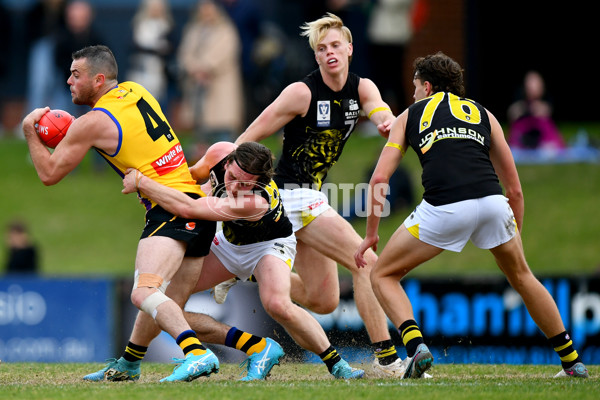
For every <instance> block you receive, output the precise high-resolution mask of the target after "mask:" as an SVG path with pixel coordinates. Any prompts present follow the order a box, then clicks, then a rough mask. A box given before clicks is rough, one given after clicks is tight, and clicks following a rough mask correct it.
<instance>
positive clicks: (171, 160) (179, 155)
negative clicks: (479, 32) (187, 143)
mask: <svg viewBox="0 0 600 400" xmlns="http://www.w3.org/2000/svg"><path fill="white" fill-rule="evenodd" d="M185 162H186V161H185V155H184V154H183V149H182V148H181V144H176V145H175V146H173V147H171V148H170V149H169V151H167V152H166V153H165V154H163V155H162V156H161V157H160V158H159V159H158V160H156V161H154V162H153V163H152V167H153V168H154V170H155V171H156V173H157V174H158V175H159V176H162V175H165V174H168V173H169V172H171V171H174V170H176V169H177V168H179V167H181V166H182V165H183V164H185Z"/></svg>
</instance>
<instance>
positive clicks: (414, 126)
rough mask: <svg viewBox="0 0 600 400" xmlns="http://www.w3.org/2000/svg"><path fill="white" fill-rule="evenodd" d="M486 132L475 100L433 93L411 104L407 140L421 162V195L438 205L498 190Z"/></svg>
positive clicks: (486, 121)
mask: <svg viewBox="0 0 600 400" xmlns="http://www.w3.org/2000/svg"><path fill="white" fill-rule="evenodd" d="M490 136H491V126H490V121H489V118H488V115H487V112H486V111H485V109H484V108H483V106H481V105H480V104H478V103H476V102H474V101H471V100H468V99H465V98H461V97H458V96H456V95H454V94H452V93H447V92H437V93H435V94H434V95H432V96H429V97H427V98H424V99H423V100H420V101H418V102H416V103H414V104H412V105H411V106H410V107H409V109H408V120H407V122H406V139H407V141H408V143H409V145H410V146H411V147H412V148H413V150H414V151H415V152H416V153H417V156H418V157H419V161H420V162H421V166H422V167H423V174H422V183H423V187H424V188H425V192H424V193H423V199H424V200H425V201H427V202H428V203H429V204H431V205H434V206H440V205H443V204H449V203H455V202H457V201H462V200H467V199H477V198H480V197H485V196H490V195H495V194H502V188H501V187H500V184H499V182H498V176H497V175H496V172H495V171H494V167H493V165H492V162H491V161H490V156H489V153H490Z"/></svg>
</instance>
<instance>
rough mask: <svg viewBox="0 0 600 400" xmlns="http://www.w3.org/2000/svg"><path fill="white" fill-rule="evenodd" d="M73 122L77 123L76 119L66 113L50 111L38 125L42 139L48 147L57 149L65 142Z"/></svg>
mask: <svg viewBox="0 0 600 400" xmlns="http://www.w3.org/2000/svg"><path fill="white" fill-rule="evenodd" d="M73 121H75V117H73V116H72V115H71V114H69V113H68V112H66V111H63V110H50V111H48V112H47V113H46V114H44V116H43V117H42V118H41V119H40V122H39V123H38V134H39V135H40V139H42V142H44V144H45V145H46V146H48V147H50V148H52V149H53V148H55V147H56V146H57V145H58V144H59V143H60V141H61V140H63V138H64V137H65V135H66V134H67V130H69V126H71V123H72V122H73Z"/></svg>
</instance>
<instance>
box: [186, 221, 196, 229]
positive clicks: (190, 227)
mask: <svg viewBox="0 0 600 400" xmlns="http://www.w3.org/2000/svg"><path fill="white" fill-rule="evenodd" d="M185 229H187V230H188V231H193V230H194V229H196V223H195V222H188V223H187V224H185Z"/></svg>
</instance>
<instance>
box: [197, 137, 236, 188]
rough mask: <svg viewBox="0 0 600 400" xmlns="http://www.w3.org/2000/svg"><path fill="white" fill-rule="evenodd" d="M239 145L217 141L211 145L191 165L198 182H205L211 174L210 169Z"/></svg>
mask: <svg viewBox="0 0 600 400" xmlns="http://www.w3.org/2000/svg"><path fill="white" fill-rule="evenodd" d="M236 148H237V145H236V144H234V143H231V142H217V143H215V144H213V145H212V146H210V147H209V148H208V150H206V153H205V154H204V156H202V158H201V159H200V160H198V162H197V163H196V164H194V165H193V166H192V167H190V172H191V173H192V177H193V178H194V179H195V180H196V181H197V182H204V181H205V180H206V179H208V177H209V175H210V169H211V168H212V167H214V166H215V165H217V164H218V163H219V161H221V160H222V159H224V158H225V157H227V156H228V155H229V154H230V153H231V152H232V151H234V150H235V149H236Z"/></svg>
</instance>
